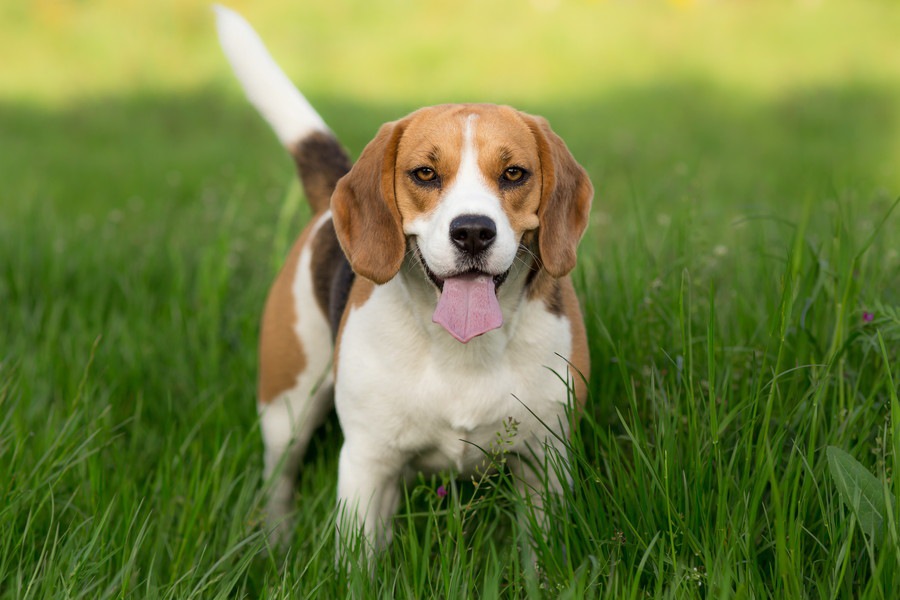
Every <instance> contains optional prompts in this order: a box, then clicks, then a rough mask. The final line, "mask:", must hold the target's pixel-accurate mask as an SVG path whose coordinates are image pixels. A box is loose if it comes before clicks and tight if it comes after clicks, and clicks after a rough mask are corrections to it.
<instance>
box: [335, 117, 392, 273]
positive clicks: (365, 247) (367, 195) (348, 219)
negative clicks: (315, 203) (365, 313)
mask: <svg viewBox="0 0 900 600" xmlns="http://www.w3.org/2000/svg"><path fill="white" fill-rule="evenodd" d="M404 127H405V121H395V122H393V123H385V124H384V125H382V126H381V129H379V130H378V134H377V135H376V136H375V139H373V140H372V141H371V142H369V144H368V145H367V146H366V147H365V149H363V151H362V154H361V155H360V157H359V160H357V161H356V164H355V165H353V168H352V169H350V172H349V173H347V174H346V175H344V176H343V177H342V178H341V179H340V180H339V181H338V183H337V187H336V188H335V190H334V193H333V194H332V196H331V214H332V219H333V220H334V229H335V231H336V232H337V236H338V240H339V241H340V243H341V248H343V250H344V254H345V255H346V256H347V260H349V261H350V266H351V267H352V268H353V271H354V272H356V273H357V274H359V275H362V276H363V277H365V278H366V279H371V280H372V281H374V282H375V283H379V284H380V283H386V282H387V281H389V280H390V279H391V278H393V277H394V275H396V274H397V272H398V271H399V270H400V265H401V264H402V263H403V256H404V254H406V238H405V237H404V235H403V229H402V227H401V224H400V212H399V211H398V210H397V202H396V199H395V197H394V163H395V162H396V158H397V143H398V142H399V141H400V136H401V135H402V133H403V129H404Z"/></svg>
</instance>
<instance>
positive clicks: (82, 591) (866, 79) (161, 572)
mask: <svg viewBox="0 0 900 600" xmlns="http://www.w3.org/2000/svg"><path fill="white" fill-rule="evenodd" d="M401 4H402V3H394V4H390V5H389V6H388V12H380V11H376V10H375V9H373V8H372V7H371V6H369V5H367V6H368V8H366V7H362V5H361V4H359V3H350V2H347V3H332V4H329V5H328V7H325V6H324V5H321V6H318V5H317V6H318V7H312V6H305V5H301V4H298V5H296V6H293V5H292V7H290V8H283V7H278V6H277V5H275V4H268V3H266V4H261V5H259V4H254V5H253V7H250V6H247V7H245V8H246V9H247V12H248V13H249V14H250V16H251V18H253V19H254V20H255V21H256V22H257V23H258V25H259V28H260V29H261V30H262V31H263V35H264V37H266V38H269V37H270V36H269V33H268V31H267V30H273V48H274V49H276V53H277V52H278V48H282V49H283V52H284V55H285V60H284V62H285V63H286V64H287V65H288V68H289V70H291V69H292V72H298V73H303V74H304V75H303V76H302V77H301V76H298V79H300V80H301V81H308V82H309V85H308V86H306V87H305V89H306V90H307V91H308V92H309V95H310V97H311V98H312V99H313V102H314V104H315V105H316V106H317V107H320V108H321V111H322V113H323V115H324V116H325V118H326V120H327V121H328V122H329V123H331V124H332V125H333V127H334V129H335V130H336V131H337V132H338V134H339V135H340V136H341V137H342V139H344V140H345V141H346V143H347V145H348V147H349V148H350V149H351V151H352V152H353V153H358V152H359V150H360V149H361V148H362V146H363V144H364V143H365V142H366V141H367V140H368V139H369V138H370V137H371V136H372V134H373V133H374V131H375V129H376V128H377V126H378V125H379V124H380V123H381V122H383V121H386V120H389V119H392V118H396V117H398V116H400V115H402V114H403V113H405V112H406V111H408V110H410V109H412V108H415V107H416V106H417V105H420V104H424V103H428V102H434V101H438V100H447V99H458V98H460V97H465V98H469V99H480V100H493V101H508V102H514V103H515V104H516V105H518V106H520V107H522V108H525V109H527V110H530V111H532V112H536V113H541V114H545V115H547V116H549V117H550V119H551V122H552V123H553V125H554V127H555V129H556V130H557V131H558V132H559V133H560V134H561V135H562V136H563V137H564V138H565V139H566V140H567V142H568V143H569V145H570V147H571V148H572V150H573V152H574V153H575V155H576V156H577V157H578V158H579V160H581V161H582V162H583V163H584V164H585V165H586V167H587V168H588V169H589V171H590V172H591V175H592V178H593V180H594V182H595V184H596V187H597V190H598V196H597V199H596V201H595V210H594V215H593V218H592V223H591V228H590V230H589V233H588V235H587V237H586V238H585V240H584V242H583V243H582V246H581V252H580V261H579V266H578V268H577V270H576V271H575V273H574V278H575V282H576V285H577V289H578V291H579V294H580V297H581V299H582V304H583V306H584V309H585V320H586V323H587V327H588V333H589V337H590V345H591V356H592V377H591V384H590V394H591V400H590V403H589V405H588V409H587V410H586V411H585V413H584V414H582V415H581V416H580V420H579V424H578V426H577V427H576V429H575V432H574V435H573V438H572V440H571V442H570V444H569V448H568V454H569V457H570V461H571V469H572V474H573V480H574V485H573V487H572V488H571V489H569V490H567V491H566V497H565V498H564V501H563V502H559V503H553V502H551V504H550V507H549V509H548V510H549V512H550V514H551V522H552V523H553V526H552V527H551V529H550V531H549V532H547V533H546V535H544V534H540V535H535V534H536V531H535V529H536V523H535V520H534V519H533V518H524V519H523V518H520V516H519V515H520V514H521V512H522V510H523V507H522V506H521V503H522V500H521V499H520V498H518V497H517V496H516V494H515V493H514V492H513V489H512V486H511V483H510V481H509V478H508V475H507V474H506V473H505V471H503V470H502V469H501V470H500V471H499V472H496V473H493V474H490V475H485V476H484V477H478V478H476V480H474V481H468V480H467V481H456V480H454V479H452V478H451V477H450V476H449V474H448V475H442V476H439V477H433V478H425V477H421V478H419V479H418V480H417V481H416V482H415V483H414V484H412V485H410V486H408V487H407V488H406V489H405V492H404V493H405V496H406V498H405V502H404V503H403V505H402V508H401V510H400V512H399V514H398V515H397V517H396V519H395V522H394V525H395V539H394V543H393V544H392V546H391V548H390V549H389V550H388V551H387V552H385V554H384V555H383V556H380V557H379V558H378V560H377V561H376V562H375V564H373V565H361V566H359V568H355V569H351V570H350V571H344V570H342V569H336V568H335V565H334V536H333V519H334V515H333V504H334V497H335V483H336V468H337V465H336V462H337V461H336V454H337V449H338V448H339V445H340V433H339V427H338V424H337V422H336V420H335V419H332V420H330V421H329V422H328V423H326V425H325V426H324V427H323V429H322V431H321V432H320V433H319V435H317V437H316V438H315V440H314V442H313V444H312V448H311V450H310V452H309V455H308V457H307V459H306V462H305V463H304V469H303V472H302V474H301V477H300V479H299V481H298V514H297V523H296V528H295V534H294V536H293V538H292V544H291V545H290V548H289V549H288V550H287V552H286V553H285V554H271V553H269V552H267V551H266V547H265V539H264V536H263V535H262V531H261V517H262V514H261V497H262V495H261V494H262V492H261V481H260V477H261V441H260V439H259V434H258V433H257V424H256V412H255V407H254V388H255V360H256V340H257V320H258V316H259V313H260V309H261V305H262V302H263V298H264V295H265V292H266V289H267V286H268V284H269V283H270V281H271V280H272V277H273V275H274V271H275V269H276V268H277V266H278V264H279V262H280V260H281V257H282V256H283V253H284V250H285V247H286V245H287V243H289V241H290V239H291V238H292V237H293V235H294V234H295V233H296V232H297V231H298V230H299V228H300V227H301V225H302V223H303V221H304V220H305V218H306V216H307V214H308V213H307V211H306V208H305V207H304V205H303V203H302V201H301V199H300V197H299V191H298V187H297V184H296V183H295V181H294V176H293V173H292V170H291V165H290V164H289V161H288V160H287V158H286V157H285V156H284V155H283V152H282V151H281V150H280V149H279V148H278V147H277V144H276V142H275V141H274V139H273V138H272V136H271V134H270V133H269V132H268V131H266V130H265V128H264V126H263V125H262V124H261V122H260V121H259V120H258V118H257V117H256V116H255V115H253V114H252V112H251V109H250V108H249V107H247V106H246V105H245V103H244V102H243V100H242V99H241V98H240V97H239V94H238V92H237V90H236V88H235V87H234V86H233V84H232V83H231V80H230V75H229V74H228V73H227V71H226V67H225V65H224V61H222V60H221V59H220V58H219V57H218V54H217V52H218V51H217V49H216V47H215V40H214V38H213V36H212V30H211V26H210V23H209V19H210V17H209V15H208V12H207V11H206V8H205V6H203V7H201V6H200V5H199V3H179V4H178V5H177V6H176V5H174V4H172V5H161V7H156V8H152V9H151V8H148V7H147V5H139V4H134V5H131V4H128V3H126V4H118V3H116V4H115V6H113V3H93V4H90V5H79V4H77V3H72V4H68V3H65V2H61V3H48V4H46V5H43V4H42V5H40V7H38V5H35V7H30V8H29V7H26V6H25V5H22V6H19V5H16V6H15V7H13V6H11V5H10V6H9V7H4V8H3V9H2V11H0V15H3V17H4V20H3V21H2V22H0V31H2V32H3V33H4V35H2V36H0V48H3V49H4V52H3V54H4V55H8V51H15V52H16V55H18V56H22V57H23V58H22V60H21V61H17V62H14V63H10V64H9V65H5V67H4V69H3V70H2V71H3V73H2V74H0V81H3V82H4V85H3V86H2V87H0V180H2V181H3V186H0V306H2V313H0V314H2V316H0V465H3V467H2V468H0V492H2V502H0V597H3V598H44V597H85V598H122V597H139V598H157V597H159V598H179V599H181V598H204V599H205V598H217V597H229V598H231V597H266V598H281V597H284V598H288V597H290V598H296V597H325V598H329V597H346V596H359V597H367V596H372V597H375V596H378V597H385V596H393V597H416V598H423V597H432V596H433V597H448V598H449V597H460V596H474V597H489V598H493V597H525V596H529V597H542V596H543V597H554V598H555V597H563V598H583V597H609V598H622V597H627V598H639V597H663V598H665V597H677V598H682V597H708V598H747V597H816V598H819V597H829V598H844V597H848V598H849V597H853V598H892V597H894V595H895V592H896V590H897V589H900V581H898V577H900V571H898V568H900V561H898V558H897V557H898V556H900V552H898V550H900V549H898V538H900V529H898V523H900V512H898V511H900V508H898V507H900V503H898V502H896V500H895V501H894V502H893V504H892V505H891V506H892V508H891V510H892V511H893V512H892V514H889V515H887V517H888V518H886V519H885V522H884V525H883V529H884V535H883V536H882V537H881V539H879V540H876V539H873V537H872V536H869V535H868V534H866V533H865V532H864V531H862V529H863V528H862V527H861V526H860V524H859V522H858V521H857V518H856V513H855V512H854V510H853V509H852V507H850V506H848V504H847V503H846V502H844V501H843V500H842V498H841V496H840V494H839V491H838V489H837V488H836V486H835V484H834V480H833V479H832V477H831V474H830V473H829V470H828V461H827V459H826V452H825V449H826V447H828V446H836V447H838V448H841V449H843V450H845V451H847V452H849V453H850V454H851V455H852V456H853V457H855V458H856V459H857V460H859V461H860V462H861V463H862V464H863V466H864V467H865V468H866V469H868V470H869V471H870V472H871V473H872V474H873V475H874V476H875V477H876V478H877V479H878V481H879V482H880V483H881V484H883V487H884V490H885V491H886V495H893V497H894V498H900V483H898V480H897V479H896V478H895V477H894V473H895V471H896V464H895V463H896V460H897V458H896V457H897V456H898V452H900V434H898V432H897V430H896V429H895V427H894V423H895V417H896V416H897V414H898V411H900V408H898V405H897V400H896V394H897V385H898V381H900V357H898V352H900V258H898V253H900V246H898V240H900V236H898V235H897V232H898V231H900V229H898V218H900V215H898V214H896V212H897V211H896V210H895V211H894V214H891V211H892V210H893V207H894V206H895V200H896V198H897V197H898V195H900V177H898V174H897V171H896V168H895V165H897V164H900V145H898V143H897V140H900V83H898V82H900V77H898V75H900V67H898V64H897V62H896V60H895V58H892V56H894V55H893V54H891V52H890V50H891V49H893V48H895V47H896V46H895V44H896V41H895V39H894V38H895V33H896V28H895V27H894V25H895V24H896V23H897V22H898V19H900V11H898V10H897V9H895V8H893V7H892V6H889V5H886V4H879V3H869V4H856V5H849V4H842V3H830V4H827V5H825V6H822V7H820V8H818V9H816V8H810V7H809V6H806V5H799V4H798V5H789V6H782V7H778V6H776V5H774V4H767V3H761V4H758V5H754V6H753V7H744V6H742V5H732V4H728V3H724V4H716V5H711V6H705V5H701V6H698V7H696V8H695V9H694V11H692V12H691V11H689V12H678V11H676V10H675V9H674V8H664V7H655V6H644V5H630V4H629V5H625V4H622V5H619V4H615V3H612V4H605V3H599V4H598V3H586V2H585V3H571V4H566V5H565V6H563V5H560V7H559V8H557V9H556V11H555V12H552V11H551V12H549V13H537V12H535V11H536V10H537V9H533V8H530V5H529V7H528V8H523V7H521V6H519V5H516V6H513V4H511V3H500V4H498V6H497V7H496V8H490V9H484V10H488V11H489V12H491V14H494V13H493V11H498V14H499V15H502V14H505V13H504V12H503V11H504V10H506V11H509V10H515V11H518V12H515V13H511V14H510V16H509V18H510V19H511V23H512V24H514V25H515V26H516V27H515V28H513V29H510V30H508V31H505V32H503V33H502V35H500V37H499V38H498V39H500V40H503V41H504V42H505V43H506V44H507V47H508V48H510V49H511V51H512V52H514V54H515V56H516V57H517V58H518V60H517V61H516V62H515V63H514V64H515V65H516V66H515V69H513V70H514V71H517V72H514V73H509V72H507V71H500V72H499V75H498V74H497V73H498V71H496V69H494V70H492V69H489V68H488V66H490V65H494V62H493V61H497V64H501V66H503V65H510V62H509V61H508V60H506V59H503V60H501V59H502V57H499V58H498V57H496V56H493V55H492V56H491V57H489V58H490V60H487V59H484V60H483V61H482V60H481V59H480V56H481V55H480V54H479V51H484V49H485V48H486V47H487V46H485V45H484V44H488V43H489V41H490V39H489V37H488V38H485V39H484V40H482V37H479V36H482V34H483V35H484V36H487V33H489V31H492V28H491V27H490V26H489V25H488V24H485V23H483V22H481V21H478V20H473V19H472V18H471V17H473V15H475V14H478V13H479V7H477V6H475V5H468V4H464V5H462V6H461V7H460V9H459V11H458V14H447V13H446V11H440V10H438V8H437V5H435V6H431V5H429V6H422V7H418V8H415V9H411V8H409V7H406V6H405V5H402V6H401ZM123 7H125V8H123ZM129 7H130V10H131V12H128V11H126V8H129ZM400 8H402V9H404V10H407V11H408V14H407V17H405V18H406V19H408V20H409V23H414V24H418V25H419V26H423V24H427V23H433V22H434V21H433V17H435V16H436V13H440V14H439V15H437V16H441V17H442V18H444V19H445V26H444V27H442V28H438V29H435V30H434V35H433V36H432V37H431V38H429V39H427V40H425V39H423V38H422V36H421V35H419V34H417V35H416V36H413V35H412V34H408V33H406V32H405V30H402V28H400V30H398V32H397V35H398V40H396V41H397V43H396V44H390V43H387V42H386V41H384V36H383V35H381V37H379V34H380V33H383V32H384V31H387V30H388V29H390V28H391V23H392V20H391V16H392V13H391V12H390V10H394V9H400ZM41 11H44V12H41ZM46 11H49V12H46ZM53 11H62V12H53ZM66 11H70V12H66ZM285 15H287V16H288V17H290V19H288V18H287V17H286V16H285ZM132 21H139V22H142V23H144V24H145V25H146V27H144V28H140V27H124V26H123V23H126V24H127V23H131V22H132ZM494 22H495V23H496V22H497V21H496V20H495V21H494ZM288 23H290V26H289V25H288ZM294 23H296V25H294ZM471 23H475V25H473V26H472V27H473V29H471V30H469V31H470V33H469V34H467V37H466V38H465V40H467V44H468V45H466V44H462V46H461V47H462V48H463V49H462V50H460V53H459V55H458V58H459V60H460V62H459V64H456V63H454V64H450V62H448V61H449V59H448V58H447V56H449V54H448V53H447V52H448V51H447V50H445V49H444V47H445V45H446V44H449V43H450V42H452V41H453V40H454V39H457V37H456V36H457V34H455V33H454V31H460V30H461V29H460V28H462V27H463V26H464V25H466V24H471ZM510 26H511V27H512V25H510ZM295 29H296V33H295ZM567 31H577V32H581V35H579V36H570V35H564V33H565V32H567ZM128 32H130V35H125V34H126V33H128ZM473 32H474V33H473ZM841 32H844V33H846V35H848V36H850V38H851V39H852V40H854V41H855V42H856V43H854V44H852V48H848V49H846V51H841V50H840V45H839V44H836V43H835V40H838V39H843V38H839V37H837V36H838V35H839V34H840V33H841ZM6 33H9V35H6ZM526 34H527V35H526ZM498 35H499V34H498ZM529 35H530V36H531V37H529ZM129 40H130V41H132V42H133V45H129V44H128V43H126V42H128V41H129ZM160 40H167V41H168V42H170V43H171V44H172V45H171V46H166V47H165V48H162V47H161V46H160V44H161V41H160ZM373 40H374V41H373ZM728 40H731V41H732V43H733V44H735V45H736V48H735V52H725V51H722V52H719V53H716V52H712V53H711V52H710V51H709V49H710V48H716V47H719V48H721V47H722V46H716V43H718V44H724V43H725V42H727V41H728ZM495 41H496V40H495ZM376 42H377V43H376ZM638 42H640V43H638ZM342 44H346V48H347V50H346V51H342V50H341V48H342V47H344V46H342ZM442 44H444V45H442ZM361 46H364V47H365V49H366V51H367V52H368V54H366V57H365V60H363V61H362V62H361V63H355V62H354V61H355V60H356V58H357V57H358V56H359V55H360V51H359V48H360V47H361ZM318 48H324V49H325V52H324V53H323V54H322V55H321V56H320V58H319V60H318V61H317V62H316V61H313V62H305V61H304V60H303V56H304V52H305V53H307V54H308V53H310V52H314V51H318V50H317V49H318ZM114 49H120V50H119V51H115V52H114V51H113V50H114ZM294 49H296V54H295V52H292V51H289V50H294ZM553 50H556V53H555V54H554V52H553ZM281 57H282V56H281V55H279V58H281ZM729 57H730V58H729ZM792 57H793V58H792ZM600 58H603V61H605V62H603V64H602V65H601V66H603V69H602V71H601V70H598V69H596V66H597V64H598V63H596V61H598V60H599V59H600ZM563 59H564V60H563ZM614 59H615V60H614ZM565 61H568V62H569V63H572V62H573V61H575V64H572V65H571V66H570V68H566V69H562V68H558V65H559V64H563V63H564V62H565ZM354 64H358V67H353V65H354ZM54 65H55V66H54ZM73 65H78V66H80V68H78V69H76V68H75V66H73ZM384 65H394V66H395V67H396V68H394V69H391V68H388V67H387V66H384ZM435 65H436V67H435ZM522 65H525V66H524V67H523V66H522ZM529 65H533V70H531V71H529V69H528V67H529ZM32 67H34V68H32ZM37 67H40V68H37ZM376 67H377V68H376ZM432 67H435V68H432ZM492 68H493V67H492ZM522 73H524V74H522ZM442 74H445V75H446V78H442ZM529 74H530V76H527V75H529ZM601 74H602V76H601ZM414 75H417V76H421V79H418V80H417V79H415V77H413V76H414ZM586 75H591V77H586ZM594 75H596V76H594ZM498 77H499V82H498ZM306 78H308V79H306ZM366 94H369V97H366V98H364V96H365V95H366ZM446 96H450V97H446ZM892 414H893V417H892ZM498 448H502V444H501V445H500V446H498ZM488 458H490V459H491V460H493V461H495V462H497V463H501V464H502V461H503V459H504V455H503V452H502V451H501V450H498V451H497V452H494V453H493V454H491V455H490V456H489V457H488ZM441 486H443V490H442V492H443V491H444V490H446V491H447V492H448V493H447V494H446V495H443V494H442V493H441V494H439V493H438V490H439V488H441ZM526 514H527V512H526ZM532 517H533V516H532ZM530 539H535V540H536V544H535V547H534V548H532V549H529V548H527V546H528V545H529V541H528V540H530ZM535 565H537V569H535V568H534V567H535ZM370 572H371V573H374V575H370Z"/></svg>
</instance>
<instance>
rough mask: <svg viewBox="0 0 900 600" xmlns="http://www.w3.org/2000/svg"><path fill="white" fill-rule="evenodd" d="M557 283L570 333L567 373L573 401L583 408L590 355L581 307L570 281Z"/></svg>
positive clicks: (589, 369) (589, 370) (585, 400)
mask: <svg viewBox="0 0 900 600" xmlns="http://www.w3.org/2000/svg"><path fill="white" fill-rule="evenodd" d="M558 281H559V288H560V297H561V299H562V306H563V314H565V316H566V318H567V319H569V327H570V329H571V332H572V355H571V357H569V362H570V363H571V365H570V367H569V371H570V373H571V375H572V378H573V379H574V384H575V400H576V401H577V403H578V408H579V409H581V408H584V403H585V402H587V384H586V382H587V381H589V380H590V378H591V355H590V351H589V350H588V341H587V332H586V331H585V328H584V317H583V315H582V314H581V306H580V305H579V303H578V296H576V295H575V287H574V286H573V285H572V280H571V279H569V278H568V277H564V278H563V279H560V280H558Z"/></svg>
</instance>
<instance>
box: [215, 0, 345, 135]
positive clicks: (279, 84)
mask: <svg viewBox="0 0 900 600" xmlns="http://www.w3.org/2000/svg"><path fill="white" fill-rule="evenodd" d="M213 10H214V11H215V13H216V28H217V29H218V32H219V44H221V46H222V50H223V51H224V52H225V56H226V57H227V58H228V62H230V63H231V68H232V69H233V70H234V73H235V75H236V76H237V78H238V81H239V82H240V83H241V86H242V87H243V88H244V93H245V94H246V95H247V98H248V99H249V100H250V103H251V104H253V106H255V107H256V109H257V110H258V111H259V112H260V114H262V116H263V118H264V119H265V120H266V121H267V122H268V123H269V125H270V126H271V127H272V129H274V130H275V135H277V136H278V139H279V140H281V143H282V144H284V145H285V146H290V145H292V144H294V143H296V142H297V141H299V140H301V139H303V138H304V137H306V136H307V135H309V134H310V133H312V132H313V131H326V132H327V131H329V129H328V126H327V125H325V121H323V120H322V117H320V116H319V114H318V113H317V112H316V111H315V109H314V108H313V107H312V105H311V104H310V103H309V101H307V99H306V98H305V97H304V96H303V94H301V93H300V91H299V90H298V89H297V88H296V87H295V86H294V84H293V83H291V80H290V79H288V77H287V75H285V74H284V72H283V71H282V70H281V68H280V67H279V66H278V64H277V63H276V62H275V60H274V59H273V58H272V56H271V55H270V54H269V51H268V50H266V46H265V44H263V42H262V40H261V39H260V38H259V36H258V35H257V34H256V31H254V30H253V27H251V26H250V24H249V23H247V21H246V20H245V19H244V18H243V17H242V16H241V15H239V14H238V13H236V12H235V11H233V10H231V9H229V8H225V7H224V6H221V5H219V4H214V5H213Z"/></svg>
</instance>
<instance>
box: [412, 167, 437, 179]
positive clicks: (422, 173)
mask: <svg viewBox="0 0 900 600" xmlns="http://www.w3.org/2000/svg"><path fill="white" fill-rule="evenodd" d="M412 176H413V177H415V178H416V179H417V180H418V181H421V182H422V183H433V182H434V181H435V180H436V179H437V173H436V172H435V170H434V169H432V168H431V167H419V168H418V169H415V170H413V172H412Z"/></svg>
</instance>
